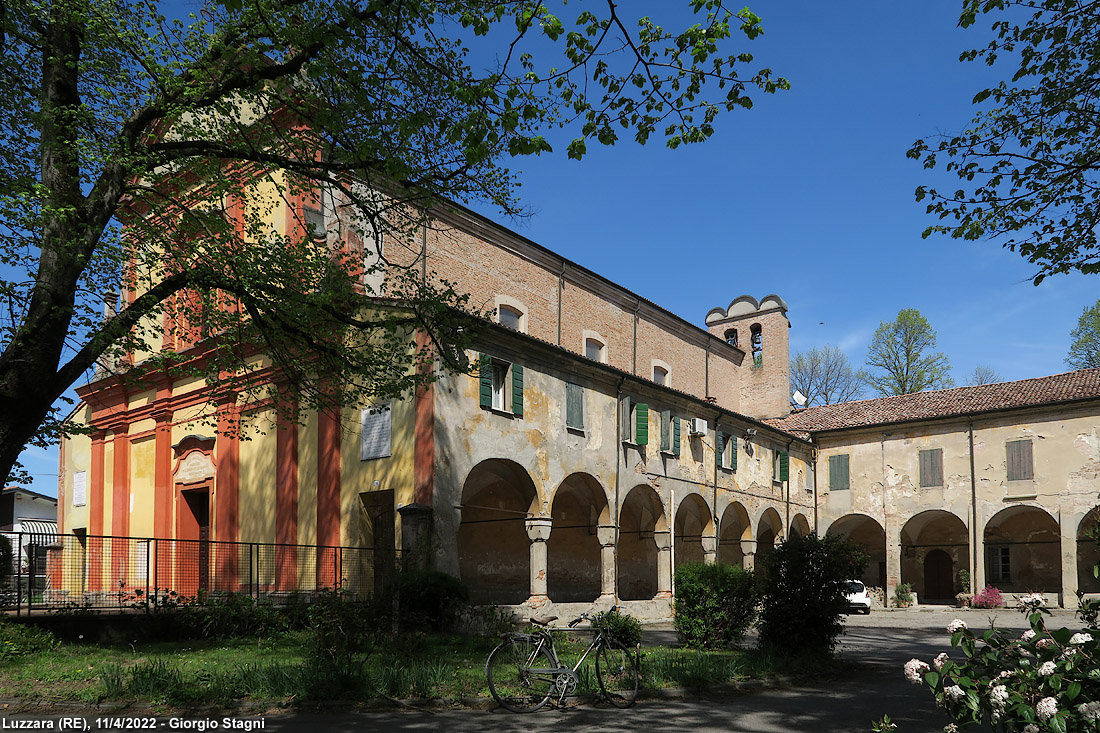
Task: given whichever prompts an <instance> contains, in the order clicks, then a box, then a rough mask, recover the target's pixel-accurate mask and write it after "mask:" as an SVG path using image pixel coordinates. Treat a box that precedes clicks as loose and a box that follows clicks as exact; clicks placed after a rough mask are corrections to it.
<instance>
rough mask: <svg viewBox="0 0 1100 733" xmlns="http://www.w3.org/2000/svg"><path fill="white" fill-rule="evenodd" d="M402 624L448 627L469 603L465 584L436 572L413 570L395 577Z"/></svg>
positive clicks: (438, 628) (442, 628) (445, 574)
mask: <svg viewBox="0 0 1100 733" xmlns="http://www.w3.org/2000/svg"><path fill="white" fill-rule="evenodd" d="M397 591H398V593H399V601H398V602H399V607H400V609H401V617H400V618H401V623H402V625H406V626H407V625H410V624H411V625H413V626H427V627H429V628H432V629H436V630H446V629H449V628H451V627H452V626H453V625H454V623H455V620H456V619H457V618H458V616H459V613H460V612H461V611H462V607H463V605H464V604H465V603H466V602H467V601H468V600H470V591H469V589H468V588H467V587H466V585H465V584H464V583H463V582H462V581H461V580H459V579H458V578H456V577H454V576H453V575H448V574H447V573H443V572H440V571H438V570H413V571H411V572H407V573H402V574H401V575H399V576H398V578H397Z"/></svg>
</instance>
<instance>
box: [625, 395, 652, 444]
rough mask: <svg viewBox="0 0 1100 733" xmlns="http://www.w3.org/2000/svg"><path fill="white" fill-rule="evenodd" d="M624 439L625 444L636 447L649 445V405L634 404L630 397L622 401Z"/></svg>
mask: <svg viewBox="0 0 1100 733" xmlns="http://www.w3.org/2000/svg"><path fill="white" fill-rule="evenodd" d="M621 409H622V420H623V423H622V439H623V442H624V443H633V444H634V445H648V444H649V405H647V404H645V403H644V402H634V401H633V400H631V399H630V398H629V397H623V399H622V407H621Z"/></svg>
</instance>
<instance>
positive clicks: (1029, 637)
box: [1020, 629, 1035, 641]
mask: <svg viewBox="0 0 1100 733" xmlns="http://www.w3.org/2000/svg"><path fill="white" fill-rule="evenodd" d="M1034 638H1035V632H1034V631H1032V630H1031V629H1028V630H1027V631H1025V632H1024V633H1022V634H1020V639H1021V640H1022V641H1031V640H1032V639H1034Z"/></svg>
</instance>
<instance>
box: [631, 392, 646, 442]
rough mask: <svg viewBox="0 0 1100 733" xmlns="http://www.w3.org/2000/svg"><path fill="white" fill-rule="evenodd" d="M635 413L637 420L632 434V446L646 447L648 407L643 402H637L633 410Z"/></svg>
mask: <svg viewBox="0 0 1100 733" xmlns="http://www.w3.org/2000/svg"><path fill="white" fill-rule="evenodd" d="M634 409H635V411H636V415H635V419H636V420H637V427H636V428H635V432H634V444H635V445H648V444H649V405H647V404H645V403H644V402H639V403H638V405H637V406H636V407H635V408H634Z"/></svg>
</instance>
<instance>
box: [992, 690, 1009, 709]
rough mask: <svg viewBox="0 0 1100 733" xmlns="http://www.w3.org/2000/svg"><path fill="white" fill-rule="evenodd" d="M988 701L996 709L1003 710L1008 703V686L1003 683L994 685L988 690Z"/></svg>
mask: <svg viewBox="0 0 1100 733" xmlns="http://www.w3.org/2000/svg"><path fill="white" fill-rule="evenodd" d="M989 702H990V703H992V705H993V707H994V708H995V709H997V710H1004V709H1005V705H1007V704H1008V688H1007V687H1005V686H1004V685H996V686H994V688H993V689H992V690H990V691H989Z"/></svg>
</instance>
